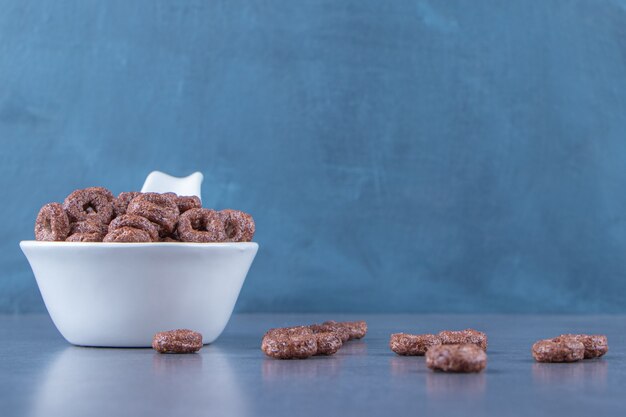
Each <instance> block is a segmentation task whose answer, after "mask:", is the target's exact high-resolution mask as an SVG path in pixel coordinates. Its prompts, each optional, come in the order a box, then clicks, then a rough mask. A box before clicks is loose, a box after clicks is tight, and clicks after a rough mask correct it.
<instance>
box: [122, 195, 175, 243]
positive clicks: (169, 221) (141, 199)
mask: <svg viewBox="0 0 626 417" xmlns="http://www.w3.org/2000/svg"><path fill="white" fill-rule="evenodd" d="M126 214H136V215H138V216H141V217H145V218H146V219H148V220H150V221H151V222H152V223H155V224H156V225H157V226H158V228H159V236H161V237H165V236H168V235H170V234H171V233H172V232H173V231H174V228H175V227H176V222H177V221H178V215H179V211H178V206H177V205H176V199H175V197H172V196H171V195H167V194H159V193H143V194H140V195H138V196H137V197H135V198H133V199H132V201H131V202H130V203H129V204H128V207H127V208H126Z"/></svg>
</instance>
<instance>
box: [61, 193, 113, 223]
mask: <svg viewBox="0 0 626 417" xmlns="http://www.w3.org/2000/svg"><path fill="white" fill-rule="evenodd" d="M113 198H114V197H113V194H111V192H110V191H109V190H107V189H106V188H103V187H89V188H85V189H84V190H75V191H73V192H72V193H71V194H70V195H68V196H67V197H66V198H65V201H64V202H63V208H64V209H65V211H66V212H67V216H68V217H69V220H70V221H71V222H72V223H74V222H80V221H83V220H94V221H97V222H100V223H105V224H108V223H109V222H110V221H111V219H112V218H113Z"/></svg>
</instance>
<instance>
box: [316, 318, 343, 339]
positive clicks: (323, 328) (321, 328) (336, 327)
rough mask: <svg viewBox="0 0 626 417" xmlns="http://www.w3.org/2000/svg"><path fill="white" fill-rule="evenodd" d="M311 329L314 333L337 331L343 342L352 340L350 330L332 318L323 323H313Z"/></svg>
mask: <svg viewBox="0 0 626 417" xmlns="http://www.w3.org/2000/svg"><path fill="white" fill-rule="evenodd" d="M309 329H311V330H312V331H313V333H327V332H331V333H336V334H337V335H338V336H339V337H340V338H341V342H342V343H345V342H347V341H348V340H350V331H349V330H348V329H347V328H345V327H344V326H342V325H341V324H339V323H337V322H336V321H332V320H331V321H325V322H324V323H322V324H311V325H310V326H309Z"/></svg>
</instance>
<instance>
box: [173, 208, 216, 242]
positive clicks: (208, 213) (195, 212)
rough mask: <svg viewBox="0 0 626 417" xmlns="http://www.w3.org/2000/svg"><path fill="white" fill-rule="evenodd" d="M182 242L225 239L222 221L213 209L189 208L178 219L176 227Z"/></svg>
mask: <svg viewBox="0 0 626 417" xmlns="http://www.w3.org/2000/svg"><path fill="white" fill-rule="evenodd" d="M176 231H177V233H178V237H179V238H180V240H182V241H183V242H223V241H224V240H225V239H226V234H225V233H224V223H223V222H222V218H221V217H220V215H219V214H218V213H217V212H216V211H215V210H210V209H206V208H197V209H191V210H187V211H186V212H184V213H183V214H182V215H181V216H180V218H179V219H178V227H177V229H176Z"/></svg>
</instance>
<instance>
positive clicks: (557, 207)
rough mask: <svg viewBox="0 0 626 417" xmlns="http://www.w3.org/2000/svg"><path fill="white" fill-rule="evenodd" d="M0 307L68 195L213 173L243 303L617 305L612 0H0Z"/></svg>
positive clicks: (27, 303) (620, 92) (26, 275)
mask: <svg viewBox="0 0 626 417" xmlns="http://www.w3.org/2000/svg"><path fill="white" fill-rule="evenodd" d="M0 10H1V12H0V140H1V141H2V142H1V148H0V152H1V153H0V187H1V190H2V192H3V195H4V198H3V202H2V205H1V206H0V215H1V218H2V220H3V227H2V230H3V236H2V239H0V265H1V275H0V311H3V312H29V311H41V310H43V308H44V307H43V303H42V301H41V298H40V296H39V293H38V291H37V288H36V285H35V282H34V278H33V276H32V273H31V271H30V269H29V267H28V264H27V262H26V260H25V258H24V257H23V256H22V254H21V252H20V251H19V248H18V245H17V243H18V241H19V240H21V239H29V238H32V233H33V232H32V226H33V221H34V217H35V215H36V212H37V210H38V209H39V207H40V206H41V205H42V204H44V203H45V202H48V201H55V200H56V201H59V200H62V199H63V198H64V196H65V195H66V194H67V193H69V192H70V191H72V190H73V189H75V188H79V187H84V186H89V185H103V186H107V187H109V188H111V189H112V190H113V191H114V192H116V193H117V192H120V191H123V190H130V189H136V188H139V187H140V186H141V184H142V182H143V179H144V176H145V175H146V174H147V173H148V172H149V171H151V170H153V169H160V170H164V171H166V172H170V173H172V174H175V175H186V174H189V173H190V172H192V171H194V170H201V171H203V172H204V173H205V176H206V180H205V183H204V188H203V192H204V197H205V198H204V202H205V204H206V205H209V206H214V207H216V208H224V207H234V208H240V209H242V210H246V211H249V212H251V213H253V214H254V216H255V219H256V221H257V225H258V234H257V238H256V240H257V241H258V242H259V243H260V245H261V249H260V251H259V254H258V257H257V260H256V262H255V264H254V265H253V267H252V270H251V272H250V274H249V276H248V281H247V282H246V284H245V285H244V289H243V292H242V295H241V298H240V300H239V303H238V307H237V308H238V309H239V311H372V312H381V311H446V312H466V311H472V312H474V311H481V312H483V311H548V312H570V311H581V312H586V311H589V312H617V311H619V312H624V311H626V301H625V298H626V297H625V295H626V280H625V276H626V256H625V252H626V2H624V1H617V0H613V1H609V0H603V1H571V0H563V1H541V2H540V1H530V0H528V1H509V2H497V1H484V0H480V1H471V2H469V1H421V0H407V1H374V0H372V1H364V0H353V1H337V0H327V1H320V0H316V1H291V0H285V1H277V0H276V1H267V2H251V1H248V0H245V1H234V0H224V1H206V0H195V1H191V0H187V1H155V0H143V1H132V2H128V1H95V0H94V1H58V0H57V1H52V0H51V1H25V0H0Z"/></svg>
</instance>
